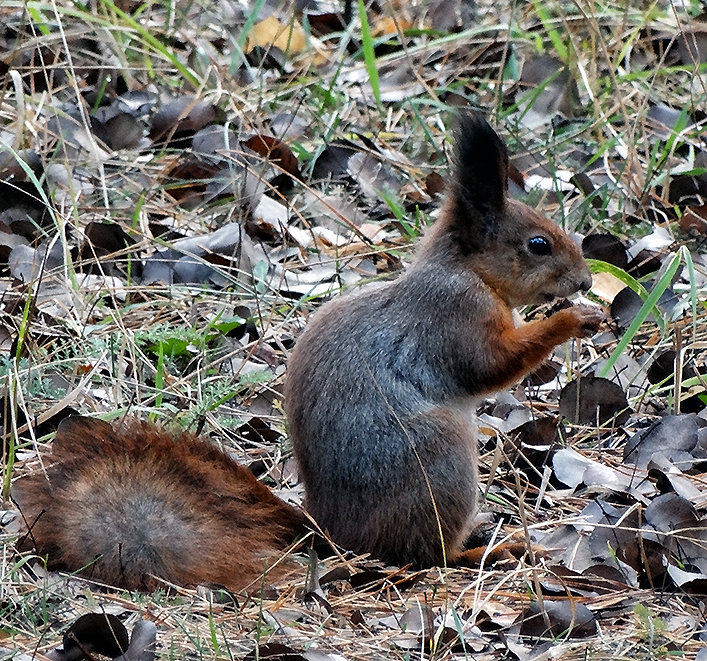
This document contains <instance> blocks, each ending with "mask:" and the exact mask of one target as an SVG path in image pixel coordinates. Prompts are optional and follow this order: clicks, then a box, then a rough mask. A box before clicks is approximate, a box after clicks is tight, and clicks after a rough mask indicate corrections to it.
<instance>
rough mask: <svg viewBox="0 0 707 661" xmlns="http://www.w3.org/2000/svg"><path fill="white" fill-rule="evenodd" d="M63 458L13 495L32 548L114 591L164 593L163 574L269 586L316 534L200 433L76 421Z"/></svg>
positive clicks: (66, 431) (71, 421) (60, 438)
mask: <svg viewBox="0 0 707 661" xmlns="http://www.w3.org/2000/svg"><path fill="white" fill-rule="evenodd" d="M51 459H52V462H53V464H52V466H51V467H50V468H49V470H48V471H47V475H46V476H45V475H44V474H37V475H33V476H31V477H29V478H25V479H22V480H19V481H18V482H17V484H16V485H15V487H14V489H13V497H14V498H15V499H16V501H17V503H18V505H19V507H20V510H21V512H22V516H23V517H24V519H25V520H26V522H27V523H28V525H29V526H30V529H29V531H28V532H27V536H26V538H25V544H24V546H30V547H31V546H34V547H35V548H36V549H37V550H38V551H39V552H40V553H43V554H44V553H46V554H48V557H49V562H50V565H51V566H52V567H55V568H64V569H69V570H72V571H74V570H77V569H79V568H83V570H82V573H83V574H85V575H86V576H89V577H91V578H93V579H95V580H98V581H102V582H105V583H109V584H111V585H115V586H119V587H124V588H128V589H153V588H155V587H156V586H157V585H159V581H158V580H156V578H155V577H157V579H164V580H166V581H168V582H174V583H177V584H180V585H196V584H199V583H205V582H211V583H218V584H222V585H225V586H227V587H229V588H232V589H241V588H245V587H247V586H248V585H249V584H250V583H251V582H253V581H255V582H256V583H255V587H256V588H257V587H258V583H257V581H258V577H259V576H260V575H261V574H262V572H263V571H264V570H266V569H269V568H271V567H272V566H273V564H274V563H276V562H277V561H278V560H279V559H280V558H281V556H282V553H283V549H285V548H286V546H287V545H288V544H289V543H291V542H292V541H293V540H294V539H295V537H296V536H297V535H298V534H301V533H302V532H303V531H304V516H303V515H302V514H301V513H300V512H299V511H298V510H296V509H295V508H294V507H291V506H289V505H287V504H286V503H284V502H283V501H281V500H279V499H278V498H277V497H276V496H275V495H274V494H273V493H272V492H271V491H270V490H269V489H268V488H267V487H266V486H265V485H263V484H261V483H260V482H258V480H257V479H256V478H255V476H254V475H253V474H252V473H251V472H250V471H249V470H248V469H247V468H244V467H243V466H240V465H238V464H237V463H236V462H234V461H232V460H231V459H230V458H229V457H227V456H226V455H225V454H224V453H222V452H221V451H219V450H218V449H217V448H215V447H214V446H213V445H211V444H209V443H207V442H205V441H202V440H199V439H198V438H196V437H195V436H193V435H191V434H186V433H184V434H180V435H179V436H177V437H174V436H173V435H171V434H168V433H166V432H164V431H163V430H161V429H159V428H157V427H155V426H153V425H149V424H147V423H142V422H139V421H136V420H130V421H127V422H125V423H124V424H121V425H118V426H116V428H113V427H112V426H111V425H109V424H108V423H105V422H102V421H100V420H95V419H90V418H85V417H79V416H75V417H69V418H67V419H65V420H64V421H63V422H62V423H61V424H60V426H59V429H58V431H57V434H56V439H55V440H54V444H53V449H52V457H51ZM276 572H277V570H276ZM277 573H281V569H280V571H279V572H277Z"/></svg>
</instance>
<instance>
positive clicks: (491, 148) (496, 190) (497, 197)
mask: <svg viewBox="0 0 707 661" xmlns="http://www.w3.org/2000/svg"><path fill="white" fill-rule="evenodd" d="M453 159H454V160H453V169H452V185H451V189H452V190H451V195H452V198H453V202H454V203H455V204H458V205H460V206H461V207H462V208H461V209H459V210H460V211H462V212H463V211H466V212H467V213H468V211H470V210H471V209H474V210H476V211H478V212H479V213H480V215H481V217H482V218H484V217H487V216H489V215H490V216H494V215H498V214H501V213H502V212H503V211H504V209H505V205H506V194H507V192H508V152H507V151H506V146H505V145H504V144H503V141H502V140H501V138H499V137H498V135H497V134H496V132H495V131H494V130H493V129H492V128H491V126H489V124H488V122H487V121H486V120H485V119H484V118H483V116H482V115H481V113H479V112H463V113H462V114H461V115H460V117H459V124H458V128H457V131H456V141H455V145H454V156H453ZM474 215H475V214H474Z"/></svg>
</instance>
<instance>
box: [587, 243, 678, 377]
mask: <svg viewBox="0 0 707 661" xmlns="http://www.w3.org/2000/svg"><path fill="white" fill-rule="evenodd" d="M682 259H683V256H682V251H679V252H677V253H676V254H675V255H674V256H673V258H672V259H671V260H670V262H669V264H668V266H667V267H666V268H665V271H664V273H663V275H662V277H661V278H660V279H659V280H658V282H657V283H656V284H655V286H654V287H653V289H652V290H651V292H650V294H648V297H647V298H646V300H645V301H644V303H643V305H642V306H641V309H640V310H639V311H638V314H637V315H636V318H635V319H634V320H633V322H632V323H631V325H630V326H629V327H628V329H627V330H626V332H625V333H624V335H623V337H622V338H621V339H620V340H619V343H618V344H617V345H616V348H615V349H614V350H613V351H612V353H611V356H609V360H607V361H606V365H605V366H604V368H603V369H602V370H601V372H600V373H599V376H606V375H607V374H608V373H609V372H610V371H611V370H612V368H613V367H614V365H615V364H616V361H617V360H618V359H619V356H620V355H621V354H622V353H623V352H624V349H626V347H627V346H628V344H629V343H630V342H631V341H632V340H633V338H634V337H635V336H636V333H637V332H638V329H639V328H640V327H641V324H642V323H643V322H644V321H645V320H646V318H647V317H648V315H649V314H651V312H653V311H654V310H656V309H657V308H656V304H657V303H658V299H659V298H660V297H661V296H662V295H663V292H664V291H665V290H666V289H667V288H668V287H670V283H671V282H672V281H673V276H674V275H675V274H676V273H677V270H678V268H680V264H681V262H682ZM658 315H659V316H658V317H656V320H657V319H660V318H662V316H661V315H660V313H658Z"/></svg>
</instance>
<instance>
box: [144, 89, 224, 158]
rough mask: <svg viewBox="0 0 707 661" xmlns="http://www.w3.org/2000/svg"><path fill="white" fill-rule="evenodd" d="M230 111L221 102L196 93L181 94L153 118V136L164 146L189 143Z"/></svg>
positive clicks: (221, 120)
mask: <svg viewBox="0 0 707 661" xmlns="http://www.w3.org/2000/svg"><path fill="white" fill-rule="evenodd" d="M225 119H226V115H225V113H224V112H223V110H221V109H220V108H218V107H217V106H215V105H213V104H212V103H208V102H206V101H199V100H198V99H197V98H195V97H193V96H181V97H178V98H176V99H174V100H173V101H170V102H169V103H167V104H165V105H163V106H162V107H161V108H160V109H159V111H158V112H157V113H156V114H155V116H154V117H153V118H152V127H151V128H150V134H149V135H150V138H151V139H152V141H153V142H155V143H159V144H160V145H161V146H164V147H167V146H169V147H173V148H177V147H180V146H181V147H186V146H188V144H189V140H191V138H192V137H193V136H194V134H195V133H196V132H197V131H198V130H199V129H202V128H204V127H205V126H208V125H209V124H219V123H222V122H224V121H225Z"/></svg>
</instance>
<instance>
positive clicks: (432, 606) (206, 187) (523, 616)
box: [0, 2, 707, 659]
mask: <svg viewBox="0 0 707 661" xmlns="http://www.w3.org/2000/svg"><path fill="white" fill-rule="evenodd" d="M307 4H308V6H307V7H306V8H304V9H302V8H301V7H299V8H295V7H293V6H291V5H289V4H287V3H282V4H279V3H252V6H251V5H249V4H248V3H218V4H217V3H204V5H203V6H200V5H194V6H189V7H176V8H175V9H176V13H175V14H173V15H172V16H171V17H170V20H165V19H166V18H167V15H166V13H165V12H166V9H165V8H164V7H161V6H159V5H147V4H145V5H143V4H142V3H137V2H121V3H116V5H112V3H97V4H96V5H95V7H93V8H92V9H87V8H81V9H78V10H71V8H70V7H69V5H68V4H67V3H58V5H57V10H56V11H48V9H47V7H45V6H43V5H41V4H38V3H30V5H29V6H31V11H30V12H26V11H24V8H23V7H22V4H21V3H19V4H18V5H13V4H9V5H8V6H7V7H3V9H2V10H0V24H1V27H2V34H0V75H1V76H3V79H4V87H3V88H2V89H3V92H2V96H1V97H0V104H1V105H0V124H1V125H0V145H2V147H1V148H0V157H1V158H0V275H1V276H2V310H1V313H2V315H1V316H0V323H1V326H2V328H1V330H3V331H4V335H3V342H2V344H0V347H1V348H2V356H0V357H1V358H2V366H3V371H2V374H3V379H4V397H5V401H6V402H7V406H6V407H4V408H3V411H4V412H5V413H4V414H3V416H2V419H3V425H4V431H5V436H4V438H5V439H8V438H10V437H12V436H13V430H17V431H18V435H17V436H18V440H19V446H18V447H17V450H16V456H17V461H16V463H15V464H14V465H11V464H10V463H8V462H6V466H11V470H12V477H13V479H14V478H15V477H19V476H21V475H22V474H24V473H25V472H29V471H36V470H41V468H40V465H39V462H40V461H41V460H40V456H39V455H38V453H37V450H38V448H39V447H41V446H43V445H44V444H45V443H46V442H47V441H49V440H50V437H51V430H52V429H53V426H55V425H56V423H57V422H58V419H59V418H60V417H61V416H62V415H64V414H67V413H68V412H70V411H75V410H79V411H81V412H89V411H90V412H93V413H102V414H109V415H113V416H118V415H122V414H123V413H125V412H128V411H129V412H132V413H137V414H140V415H143V416H145V417H148V416H149V417H152V418H153V419H155V420H161V421H163V423H164V424H167V425H170V424H173V425H176V426H177V427H187V428H190V429H193V430H196V431H200V432H203V433H205V434H207V435H208V436H210V437H212V438H213V439H214V441H215V442H218V443H221V444H222V445H223V446H224V447H225V448H227V449H228V451H229V452H232V453H233V454H234V455H235V456H236V457H237V458H239V459H240V460H241V461H243V462H245V463H247V464H248V465H250V466H251V467H253V468H254V470H256V472H257V473H258V474H259V476H261V477H263V478H264V479H265V480H266V481H269V483H270V484H271V485H272V486H274V487H276V488H278V489H280V490H281V491H282V492H283V493H289V494H291V495H292V497H293V498H294V499H295V500H296V499H297V498H298V493H299V490H298V486H297V477H296V471H293V467H292V462H291V461H290V460H289V450H288V448H287V445H286V438H287V436H286V428H285V425H284V421H283V418H282V413H281V407H280V403H279V399H280V391H281V385H282V377H283V374H284V367H285V365H286V358H287V352H288V350H289V348H290V347H291V346H292V345H293V342H294V340H295V339H296V336H297V334H298V333H299V332H300V330H301V328H302V327H303V326H304V324H305V323H306V319H307V317H308V315H309V314H310V313H311V312H312V310H313V309H314V308H316V307H317V305H318V304H319V303H320V302H321V301H322V300H324V299H325V298H327V297H328V296H330V295H333V294H336V293H338V292H339V291H340V290H341V289H342V288H349V287H352V286H355V285H357V284H359V283H362V282H365V281H367V280H370V279H375V278H377V277H392V276H394V274H395V272H396V271H398V270H399V269H400V268H401V266H402V265H403V264H404V263H405V262H407V261H408V260H409V258H410V250H409V245H410V243H411V241H412V240H413V239H414V238H415V237H416V236H417V235H418V234H419V233H420V232H422V231H423V228H424V226H425V225H426V224H428V223H429V222H431V221H432V220H433V218H434V213H435V209H436V206H437V204H438V199H437V196H438V195H439V194H440V193H441V191H443V187H444V176H445V173H446V169H445V168H446V159H445V156H444V155H445V153H446V142H445V127H446V126H447V125H448V124H449V122H448V114H447V112H446V107H445V104H446V106H454V105H466V104H469V103H471V104H472V105H475V106H478V107H481V108H484V109H486V110H488V111H489V112H490V111H491V109H496V113H495V119H496V120H497V123H498V124H499V125H500V127H501V128H502V130H503V132H504V134H505V135H506V137H507V138H508V141H509V146H510V151H511V154H512V158H513V165H514V167H515V170H514V173H515V174H514V177H513V183H512V185H513V186H515V189H514V190H515V194H517V195H520V196H524V197H526V199H527V200H528V201H529V202H530V203H532V204H533V205H535V206H538V207H540V208H542V209H543V210H544V212H545V213H547V214H548V215H550V216H551V217H553V218H555V219H556V220H558V221H559V222H561V223H562V224H563V225H564V226H566V227H567V228H568V229H571V230H573V231H578V232H581V233H582V234H583V235H584V237H583V238H584V241H583V246H584V249H585V254H586V255H587V256H588V257H591V258H592V259H596V260H601V262H602V263H604V264H608V265H609V266H607V267H604V266H601V267H597V268H595V271H597V270H598V272H597V273H596V274H595V286H594V288H593V290H592V294H591V295H592V296H595V297H597V298H598V299H599V300H601V301H602V302H603V303H605V304H606V305H608V306H610V310H611V323H610V324H609V329H608V330H607V331H606V332H604V333H602V334H600V335H598V336H596V337H595V338H593V339H592V340H591V341H584V342H582V344H581V345H576V346H572V347H560V348H558V350H557V351H556V352H555V355H554V356H553V357H552V360H551V363H550V364H549V365H548V366H545V367H544V368H543V371H542V373H540V374H537V375H532V376H531V377H529V378H528V379H527V380H526V382H525V384H524V387H523V388H517V389H516V390H514V391H513V392H512V393H505V394H499V395H498V396H497V397H496V398H495V399H490V400H488V401H487V402H486V403H485V404H484V406H483V408H482V410H481V411H480V418H479V423H480V434H479V437H480V443H481V449H482V452H481V472H482V478H483V482H484V489H485V492H486V503H487V504H486V509H487V511H489V512H490V513H491V514H492V516H493V517H494V518H495V523H494V524H493V531H492V533H491V534H490V536H489V537H488V539H489V540H491V542H492V543H493V541H494V540H496V541H501V540H502V539H506V538H508V539H510V538H512V537H513V536H514V535H517V534H518V533H519V532H520V533H521V536H523V537H524V536H525V534H526V533H528V535H529V538H530V541H531V542H532V547H531V550H530V551H531V552H530V553H529V555H528V557H526V558H523V559H521V560H511V561H509V560H506V561H505V564H503V563H502V564H500V565H486V564H482V566H481V567H480V568H479V569H476V570H467V569H454V570H451V569H449V570H448V569H439V568H438V569H432V570H429V571H426V572H412V571H411V570H409V569H406V568H389V567H383V566H380V564H379V563H377V562H375V561H374V560H371V559H366V558H358V557H350V556H345V555H342V556H340V557H338V558H328V559H325V560H323V561H319V562H320V563H322V566H323V568H325V569H326V570H327V574H328V577H327V580H324V579H323V578H322V580H321V581H320V584H319V585H317V586H315V589H313V590H310V591H309V592H308V593H307V594H305V593H303V592H302V587H303V585H304V576H305V573H306V571H307V565H308V563H309V564H312V563H314V566H313V567H311V569H312V571H314V569H316V568H317V567H316V565H317V559H316V558H309V559H303V560H302V580H301V581H298V582H293V583H291V584H287V583H286V584H282V585H274V586H264V589H263V594H262V595H261V596H260V598H259V599H253V598H249V597H244V596H242V595H229V594H223V593H221V592H219V591H218V589H215V588H214V589H204V590H199V591H188V590H183V589H180V588H177V587H176V586H165V589H164V593H162V594H156V595H147V596H137V595H125V594H120V593H116V592H114V591H112V590H110V589H107V590H106V589H103V588H101V587H99V586H94V585H92V584H91V583H90V582H87V581H83V580H78V579H73V578H68V577H62V576H59V575H53V574H47V573H46V572H44V571H43V570H42V568H41V563H37V562H36V561H32V560H31V558H26V561H25V559H21V558H20V557H19V556H17V555H14V554H13V551H12V544H13V536H12V531H13V528H12V526H13V523H12V517H13V512H12V510H11V509H10V510H8V511H7V513H6V512H3V513H2V518H1V520H2V523H3V525H4V526H6V530H7V534H6V535H3V537H2V540H3V542H2V543H3V550H4V557H6V558H10V559H11V560H10V561H9V562H8V563H5V564H4V565H3V570H2V571H3V581H2V588H0V604H1V605H2V610H0V612H1V613H2V615H1V616H0V617H1V618H2V620H3V629H2V630H3V631H5V632H9V631H11V632H12V639H11V641H12V642H8V641H7V639H5V640H4V641H3V642H2V643H0V644H2V647H3V648H5V649H7V650H11V653H12V654H15V655H17V656H19V657H22V656H23V655H27V656H28V658H29V656H31V655H32V654H34V653H35V651H39V652H42V653H47V654H48V655H49V656H53V655H55V654H56V652H55V651H52V650H54V648H56V647H57V646H58V645H59V640H60V635H61V632H62V631H66V630H67V628H68V627H69V625H70V623H72V622H76V624H78V623H79V622H81V620H80V619H78V618H79V616H80V615H85V614H86V613H90V612H98V611H100V612H103V613H107V614H111V616H112V615H117V616H118V617H119V618H120V620H122V621H124V622H125V623H127V624H129V627H128V628H133V630H134V634H133V637H134V638H135V636H136V635H137V634H138V633H140V629H141V628H142V627H144V626H149V624H150V623H154V624H155V625H156V631H155V632H152V631H148V632H147V634H146V637H145V638H142V637H138V638H139V642H138V643H136V645H135V647H134V649H133V650H130V648H128V650H127V652H123V654H124V657H125V658H141V659H149V658H151V657H150V654H151V652H150V651H149V648H150V646H151V641H152V638H153V637H154V636H155V635H156V637H157V641H158V654H160V655H161V654H168V653H169V654H174V653H176V654H190V653H193V652H194V650H195V649H198V650H199V651H200V653H202V654H206V655H208V656H214V657H215V656H216V655H220V654H221V653H223V652H224V651H226V653H228V654H229V655H231V656H235V657H247V658H248V655H250V657H249V658H259V657H269V658H280V659H282V658H306V659H313V658H327V659H335V658H359V657H360V658H371V657H380V658H407V656H408V655H409V654H413V653H414V654H416V655H417V654H421V655H428V656H430V657H435V658H462V657H464V656H466V655H468V654H474V655H475V657H481V658H501V657H508V656H510V657H515V658H519V659H524V658H537V657H538V656H540V655H547V656H555V657H559V656H561V657H562V658H575V657H576V658H585V656H586V655H587V654H591V655H592V656H593V657H594V658H607V659H609V658H611V659H615V658H628V657H636V656H664V655H668V654H671V655H672V654H683V655H685V656H686V657H687V656H690V655H692V654H700V653H702V652H701V651H700V649H701V648H703V646H704V645H705V644H706V643H705V640H706V639H707V633H706V632H705V628H704V621H705V617H706V615H707V612H706V611H705V601H704V596H705V591H706V590H707V583H706V577H707V566H706V565H707V561H706V560H705V559H706V558H707V534H706V532H705V530H706V528H707V526H706V524H705V521H706V520H707V519H706V518H705V512H706V510H707V500H706V497H705V493H707V490H706V489H705V454H706V453H707V450H706V449H705V447H706V446H705V444H706V443H707V441H706V438H707V436H706V434H705V430H706V427H705V424H707V423H705V419H707V413H706V412H705V403H706V401H707V399H706V397H705V392H706V389H705V369H704V366H705V364H706V362H707V361H706V360H705V355H706V353H707V351H706V347H707V344H705V341H706V339H707V338H706V337H705V330H704V329H705V324H704V322H705V319H706V318H707V313H706V311H705V303H704V301H705V283H706V282H707V275H706V274H705V270H706V266H707V262H706V261H705V250H704V246H705V238H704V237H705V235H706V234H707V232H705V217H706V215H705V213H704V207H705V202H704V197H705V194H706V192H707V188H706V184H705V182H706V181H707V179H705V174H704V172H703V170H704V166H705V163H707V160H706V158H707V157H706V156H705V154H706V152H705V148H704V141H703V139H702V135H701V133H702V131H703V128H704V122H705V116H704V112H703V111H701V110H700V101H699V100H700V99H701V100H702V101H703V100H704V95H705V92H704V71H703V69H704V66H703V64H704V61H705V60H704V58H705V49H704V44H703V41H704V38H703V37H704V34H705V32H704V20H703V19H704V17H700V16H696V15H695V12H694V11H692V10H691V11H688V12H684V11H683V9H678V8H677V5H676V6H674V7H671V9H670V10H660V11H657V13H656V14H655V15H648V14H642V13H641V12H639V11H637V10H634V9H632V8H629V9H626V8H624V7H622V8H620V9H619V8H614V7H611V6H607V9H606V12H605V13H604V14H596V13H593V12H592V11H589V10H587V11H574V10H571V9H568V8H566V7H562V6H560V5H559V4H557V5H556V4H555V3H550V4H549V5H548V6H547V7H542V6H541V5H540V4H539V3H530V4H529V5H528V7H527V8H525V9H523V10H522V11H521V10H519V8H518V7H516V6H515V5H513V4H509V5H508V6H503V5H494V6H492V5H490V4H489V3H484V2H479V3H478V5H479V6H478V8H477V10H476V11H474V10H473V8H470V6H471V5H470V3H465V2H460V3H457V2H445V3H439V7H433V6H432V5H431V3H425V2H419V3H410V5H409V6H407V5H405V4H404V3H400V6H397V4H396V3H393V4H390V5H385V6H378V5H377V4H375V3H374V4H372V5H371V6H370V7H368V9H367V18H368V21H369V23H370V27H371V33H372V34H373V35H374V38H375V42H374V44H373V45H374V54H375V56H376V64H377V77H378V85H379V97H380V102H381V104H383V105H381V106H380V107H378V106H377V102H376V101H375V95H376V94H375V90H374V84H373V79H372V77H371V71H370V70H369V69H368V68H367V66H366V64H365V60H364V58H363V57H362V56H361V55H360V53H361V51H362V49H363V48H365V47H366V44H365V43H363V41H364V40H363V36H362V32H361V30H360V22H359V20H360V16H359V17H358V18H357V17H356V8H355V7H354V11H353V12H352V14H353V16H354V18H353V22H352V23H351V26H349V25H348V24H347V22H346V21H345V20H344V19H343V16H342V15H341V13H339V8H338V7H329V6H328V5H327V4H326V3H307ZM487 5H488V6H487ZM108 10H110V11H108ZM612 12H613V13H612ZM118 26H119V27H118ZM568 45H571V46H572V48H573V52H574V55H573V56H569V55H568V51H567V46H568ZM696 99H697V100H696ZM597 237H600V238H597ZM580 238H581V237H580ZM675 260H679V262H676V261H675ZM673 265H675V268H673ZM612 266H613V267H615V268H613V269H612V268H611V267H612ZM671 268H672V269H673V270H672V271H671ZM659 288H660V292H659V294H660V295H658V296H656V297H655V300H654V301H653V306H652V307H650V309H648V308H647V307H646V306H647V304H646V303H645V301H646V298H647V297H648V295H650V293H651V292H654V291H655V292H658V291H659ZM525 312H526V314H528V315H531V316H532V315H542V314H546V312H547V311H546V310H542V309H540V310H527V311H525ZM644 312H645V315H644V319H645V321H644V323H643V324H642V325H640V326H639V327H638V328H636V329H633V323H634V321H635V320H636V318H637V317H639V316H641V315H643V313H644ZM440 323H442V322H440ZM627 336H628V337H629V341H628V342H627V343H626V344H625V346H623V348H622V350H621V351H620V353H619V354H617V355H614V353H615V350H616V347H617V341H618V342H620V341H621V340H622V338H625V337H627ZM20 430H21V432H20ZM4 448H5V451H6V452H7V448H8V444H7V443H4ZM5 456H8V455H5ZM6 470H7V469H6ZM531 558H532V560H531ZM308 594H309V595H312V594H313V595H316V596H314V597H312V596H307V595H308ZM47 597H49V602H50V603H51V614H50V615H47V616H46V619H45V620H42V621H38V620H37V619H36V618H35V617H34V616H32V615H31V614H32V613H33V612H34V611H35V610H36V609H37V608H39V605H40V604H46V603H47V601H46V599H47ZM185 604H186V605H185ZM43 608H44V609H45V610H44V612H45V613H46V612H47V610H46V606H43ZM207 623H208V625H209V629H210V632H209V635H206V634H205V631H206V627H207ZM89 624H90V626H89V630H90V631H89V633H90V635H103V637H104V638H106V637H107V638H110V637H111V635H112V634H105V633H103V634H94V632H93V629H94V628H97V627H100V626H102V623H101V624H99V623H98V621H97V620H96V621H95V622H93V621H92V623H89ZM68 630H69V631H72V630H73V627H71V628H69V629H68ZM143 640H145V641H146V642H143ZM130 646H131V647H133V643H132V642H131V643H130ZM146 650H148V651H146ZM64 653H66V643H65V644H64ZM98 653H101V652H100V651H99V652H98ZM106 654H107V656H109V657H112V658H115V657H119V658H123V657H120V656H119V655H118V654H116V653H115V652H107V653H106ZM145 654H147V655H148V656H145Z"/></svg>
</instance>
